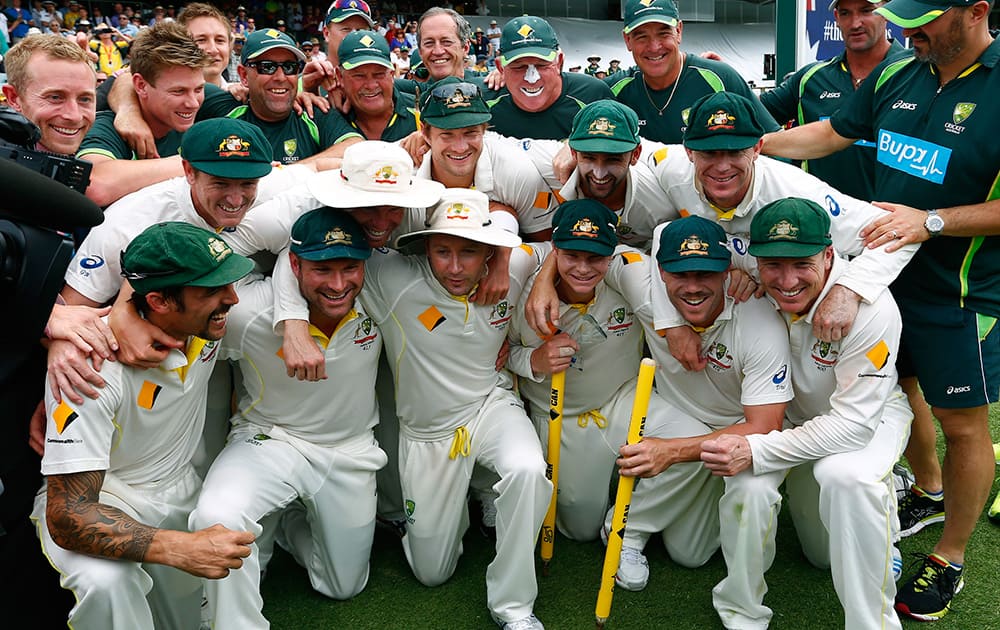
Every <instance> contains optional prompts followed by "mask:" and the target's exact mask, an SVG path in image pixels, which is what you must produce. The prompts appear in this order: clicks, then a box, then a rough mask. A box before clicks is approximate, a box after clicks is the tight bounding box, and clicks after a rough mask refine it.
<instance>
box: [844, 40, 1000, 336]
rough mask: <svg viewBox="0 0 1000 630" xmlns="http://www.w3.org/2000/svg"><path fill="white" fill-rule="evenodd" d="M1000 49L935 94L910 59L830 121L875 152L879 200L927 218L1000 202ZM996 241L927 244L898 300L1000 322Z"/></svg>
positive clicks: (930, 75) (921, 66)
mask: <svg viewBox="0 0 1000 630" xmlns="http://www.w3.org/2000/svg"><path fill="white" fill-rule="evenodd" d="M998 61H1000V42H998V41H997V40H994V41H993V43H992V44H990V46H989V47H988V48H987V49H986V50H985V51H984V52H983V54H982V55H980V57H979V59H978V60H977V61H976V62H975V63H974V64H972V65H971V66H970V67H969V68H967V69H966V70H965V71H963V72H962V73H961V74H960V75H959V76H958V77H956V78H954V79H952V80H951V81H949V82H948V83H947V84H946V85H945V86H944V87H939V85H938V76H937V72H936V70H935V68H934V66H933V65H932V64H929V63H923V62H920V61H917V60H916V59H914V58H912V57H908V58H905V59H901V60H897V61H895V62H890V63H886V64H883V65H882V66H879V68H876V70H875V72H876V73H877V75H876V77H875V80H874V81H872V80H869V81H865V83H864V84H863V85H862V86H861V89H860V90H858V92H857V93H856V94H855V97H854V98H853V99H851V100H850V101H848V102H847V103H845V104H844V107H842V108H841V109H840V111H838V112H837V113H836V114H834V115H833V116H832V117H831V119H830V122H831V124H832V125H833V128H834V130H835V131H836V132H837V133H839V134H840V135H842V136H844V137H846V138H863V139H866V140H871V141H874V142H875V151H876V158H875V159H876V165H875V199H878V200H882V201H891V202H895V203H902V204H905V205H909V206H913V207H916V208H923V209H931V208H944V207H953V206H962V205H966V204H978V203H983V202H984V201H988V200H993V199H998V198H1000V184H998V181H1000V143H997V142H995V141H994V138H995V136H996V133H997V131H998V129H1000V126H998V125H997V120H998V119H1000V99H997V98H996V95H997V94H1000V71H998V70H997V62H998ZM998 269H1000V239H998V237H996V236H976V237H954V236H946V237H941V238H934V239H931V240H929V241H926V242H925V243H924V244H923V246H922V247H921V248H920V252H919V253H918V254H917V256H915V257H914V259H913V261H912V262H911V263H910V264H909V265H908V266H907V267H906V269H904V270H903V273H902V274H900V276H899V278H898V279H897V280H896V282H895V284H894V285H893V291H896V292H898V294H899V295H905V296H907V297H910V298H913V299H919V300H929V301H932V302H934V303H937V304H948V305H953V306H960V307H962V308H968V309H970V310H972V311H974V312H976V313H983V314H987V315H992V316H994V317H996V316H1000V274H998V273H997V270H998Z"/></svg>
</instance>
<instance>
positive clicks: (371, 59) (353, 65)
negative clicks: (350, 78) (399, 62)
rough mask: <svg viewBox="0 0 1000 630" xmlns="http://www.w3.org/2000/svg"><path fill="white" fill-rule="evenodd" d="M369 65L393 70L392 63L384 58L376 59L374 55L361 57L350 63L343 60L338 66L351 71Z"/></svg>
mask: <svg viewBox="0 0 1000 630" xmlns="http://www.w3.org/2000/svg"><path fill="white" fill-rule="evenodd" d="M369 63H374V64H377V65H380V66H382V67H383V68H388V69H390V70H392V69H393V67H392V62H390V61H389V60H387V59H385V58H384V57H377V56H375V55H361V56H359V57H357V58H355V59H351V60H350V61H344V60H341V61H340V65H342V66H343V67H344V70H353V69H354V68H357V67H358V66H363V65H365V64H369Z"/></svg>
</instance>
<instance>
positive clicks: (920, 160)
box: [876, 129, 951, 184]
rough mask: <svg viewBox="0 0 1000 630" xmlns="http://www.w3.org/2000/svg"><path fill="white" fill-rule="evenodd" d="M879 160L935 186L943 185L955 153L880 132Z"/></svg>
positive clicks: (895, 134)
mask: <svg viewBox="0 0 1000 630" xmlns="http://www.w3.org/2000/svg"><path fill="white" fill-rule="evenodd" d="M876 158H877V159H878V161H879V162H881V163H882V164H885V165H886V166H888V167H889V168H893V169H896V170H897V171H902V172H903V173H906V174H908V175H912V176H914V177H918V178H920V179H925V180H927V181H929V182H932V183H934V184H941V183H943V182H944V176H945V173H946V172H947V171H948V162H949V161H950V160H951V149H949V148H948V147H942V146H941V145H937V144H934V143H933V142H927V141H926V140H921V139H920V138H912V137H910V136H907V135H904V134H901V133H896V132H894V131H887V130H885V129H880V130H879V132H878V153H877V155H876Z"/></svg>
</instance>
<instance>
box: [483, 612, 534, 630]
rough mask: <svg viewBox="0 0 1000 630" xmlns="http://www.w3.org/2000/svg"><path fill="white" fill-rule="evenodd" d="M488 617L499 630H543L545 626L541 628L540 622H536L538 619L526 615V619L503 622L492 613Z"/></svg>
mask: <svg viewBox="0 0 1000 630" xmlns="http://www.w3.org/2000/svg"><path fill="white" fill-rule="evenodd" d="M490 616H491V617H493V621H495V622H496V623H497V625H498V626H500V630H545V626H543V625H542V622H541V621H539V620H538V617H536V616H534V615H528V616H527V617H525V618H523V619H518V620H517V621H503V620H501V619H497V616H496V615H494V614H493V613H490Z"/></svg>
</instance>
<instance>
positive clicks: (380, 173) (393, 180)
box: [341, 164, 399, 184]
mask: <svg viewBox="0 0 1000 630" xmlns="http://www.w3.org/2000/svg"><path fill="white" fill-rule="evenodd" d="M341 176H343V173H341ZM372 181H374V182H375V183H376V184H397V183H399V172H398V171H396V170H395V169H394V168H392V165H391V164H386V165H385V166H383V167H382V168H380V169H378V170H377V171H375V175H374V176H373V177H372Z"/></svg>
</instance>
